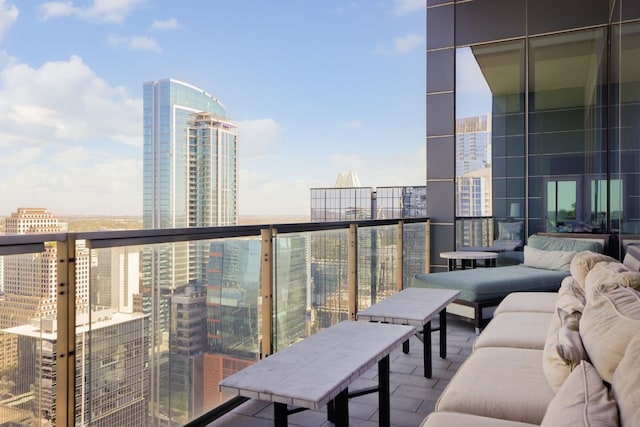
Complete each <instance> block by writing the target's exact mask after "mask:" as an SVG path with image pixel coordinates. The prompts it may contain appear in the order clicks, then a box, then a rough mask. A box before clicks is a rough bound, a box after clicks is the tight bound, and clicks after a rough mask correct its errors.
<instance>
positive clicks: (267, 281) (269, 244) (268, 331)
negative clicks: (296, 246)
mask: <svg viewBox="0 0 640 427" xmlns="http://www.w3.org/2000/svg"><path fill="white" fill-rule="evenodd" d="M275 234H276V230H275V229H274V228H272V227H271V228H264V229H262V230H260V237H261V240H262V246H261V249H260V260H261V261H260V292H261V295H262V347H261V358H262V359H263V358H265V357H267V356H270V355H271V354H273V316H274V312H273V239H274V236H275Z"/></svg>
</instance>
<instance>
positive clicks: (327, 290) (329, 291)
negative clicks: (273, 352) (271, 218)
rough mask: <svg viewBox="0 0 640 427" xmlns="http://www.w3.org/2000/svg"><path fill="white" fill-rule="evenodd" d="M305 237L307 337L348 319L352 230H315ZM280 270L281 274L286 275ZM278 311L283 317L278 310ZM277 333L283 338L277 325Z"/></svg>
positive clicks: (279, 279) (279, 284) (278, 280)
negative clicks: (349, 246) (307, 277)
mask: <svg viewBox="0 0 640 427" xmlns="http://www.w3.org/2000/svg"><path fill="white" fill-rule="evenodd" d="M303 234H304V235H306V236H307V239H308V240H307V241H308V244H309V246H308V254H307V256H308V259H309V280H308V290H307V298H308V301H306V304H307V305H306V307H308V311H307V317H306V322H305V328H306V331H305V333H306V335H307V336H308V335H311V334H314V333H315V332H318V331H319V330H322V329H325V328H328V327H329V326H331V325H335V324H336V323H339V322H341V321H343V320H346V319H348V317H349V274H348V272H349V269H348V262H347V260H348V245H349V230H348V229H339V230H328V231H314V232H310V233H303ZM280 238H282V236H280V237H279V239H280ZM280 262H281V260H280V258H278V259H277V264H278V265H280ZM280 268H281V269H280V272H286V270H285V269H282V267H280ZM276 271H278V270H276ZM280 272H279V273H278V274H277V275H276V286H277V287H279V288H280V289H282V286H281V283H282V282H281V277H282V273H280ZM276 304H278V303H277V302H276ZM275 312H276V313H278V316H279V315H280V314H279V312H278V311H277V310H276V311H275ZM274 334H276V336H277V335H280V333H279V332H278V329H277V323H276V329H275V331H274Z"/></svg>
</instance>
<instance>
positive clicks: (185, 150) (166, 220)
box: [143, 79, 238, 290]
mask: <svg viewBox="0 0 640 427" xmlns="http://www.w3.org/2000/svg"><path fill="white" fill-rule="evenodd" d="M143 89H144V100H143V104H144V105H143V116H144V117H143V120H144V129H143V131H144V140H143V145H144V153H143V158H144V159H143V160H144V166H143V167H144V170H143V225H144V228H183V227H211V226H219V225H234V224H236V223H237V216H238V212H237V206H238V203H237V200H238V194H237V193H238V179H237V178H238V132H237V126H236V125H235V124H234V123H233V122H232V121H230V120H229V119H227V118H226V117H225V114H226V111H225V108H224V106H223V105H222V104H221V103H220V101H219V100H218V99H216V98H214V97H213V96H212V95H210V94H208V93H207V92H205V91H204V90H202V89H200V88H197V87H195V86H193V85H190V84H188V83H185V82H182V81H179V80H175V79H165V80H160V81H150V82H146V83H144V88H143ZM206 253H208V252H207V250H206V249H200V247H199V246H196V245H189V244H187V243H175V244H172V245H165V246H163V247H162V248H155V250H153V251H149V252H148V253H146V254H145V257H144V260H143V270H144V274H143V284H144V286H146V287H150V286H151V285H153V286H155V287H156V288H159V289H169V290H170V289H175V288H176V287H179V286H184V285H186V284H187V283H189V282H191V281H193V280H202V279H203V278H204V276H205V275H206V274H205V269H204V267H205V266H206V259H204V258H206V256H205V255H204V254H206ZM190 261H191V264H190V263H189V262H190Z"/></svg>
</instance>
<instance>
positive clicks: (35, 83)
mask: <svg viewBox="0 0 640 427" xmlns="http://www.w3.org/2000/svg"><path fill="white" fill-rule="evenodd" d="M425 21H426V19H425V2H424V0H361V1H352V2H349V1H341V0H324V1H320V0H277V1H267V0H234V1H229V0H227V1H218V0H195V1H189V2H185V1H178V0H85V1H79V0H71V1H49V2H39V1H18V0H0V150H1V152H2V156H1V157H0V194H1V195H2V197H0V215H2V216H6V215H9V214H10V213H11V212H13V211H15V209H16V208H17V207H22V206H32V207H46V208H48V209H49V210H51V211H52V212H54V213H55V214H57V215H71V214H109V215H112V214H131V215H141V213H142V85H143V83H144V82H145V81H150V80H160V79H164V78H176V79H179V80H183V81H186V82H188V83H190V84H193V85H195V86H198V87H200V88H202V89H204V90H206V91H207V92H209V93H210V94H212V95H213V96H215V97H217V98H218V99H219V100H220V101H221V102H222V103H223V104H224V105H225V107H226V109H227V115H228V116H229V118H231V119H232V120H233V121H235V122H236V123H237V124H238V126H239V135H240V160H239V163H240V175H239V186H240V187H239V192H240V193H239V194H240V195H239V212H240V215H284V214H291V215H308V214H309V198H310V195H309V189H310V188H314V187H331V186H333V185H334V183H335V179H336V177H337V175H338V173H339V172H346V171H355V172H357V174H358V175H359V178H360V182H361V184H362V185H363V186H390V185H424V183H425V180H426V150H425V138H424V136H425V91H426V88H425V85H426V83H425V30H426V29H425Z"/></svg>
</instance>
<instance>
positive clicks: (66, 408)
mask: <svg viewBox="0 0 640 427" xmlns="http://www.w3.org/2000/svg"><path fill="white" fill-rule="evenodd" d="M56 245H57V247H56V257H57V266H58V268H57V280H58V282H57V285H58V290H57V294H58V295H57V310H58V319H57V320H58V335H57V346H56V347H57V351H56V356H57V360H56V365H57V366H56V426H58V427H72V426H74V425H75V391H76V386H75V378H76V375H75V361H76V355H75V350H76V327H75V326H76V307H75V295H76V288H75V283H76V262H75V258H76V255H75V252H76V238H75V235H74V234H67V240H66V241H64V242H58V243H56Z"/></svg>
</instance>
